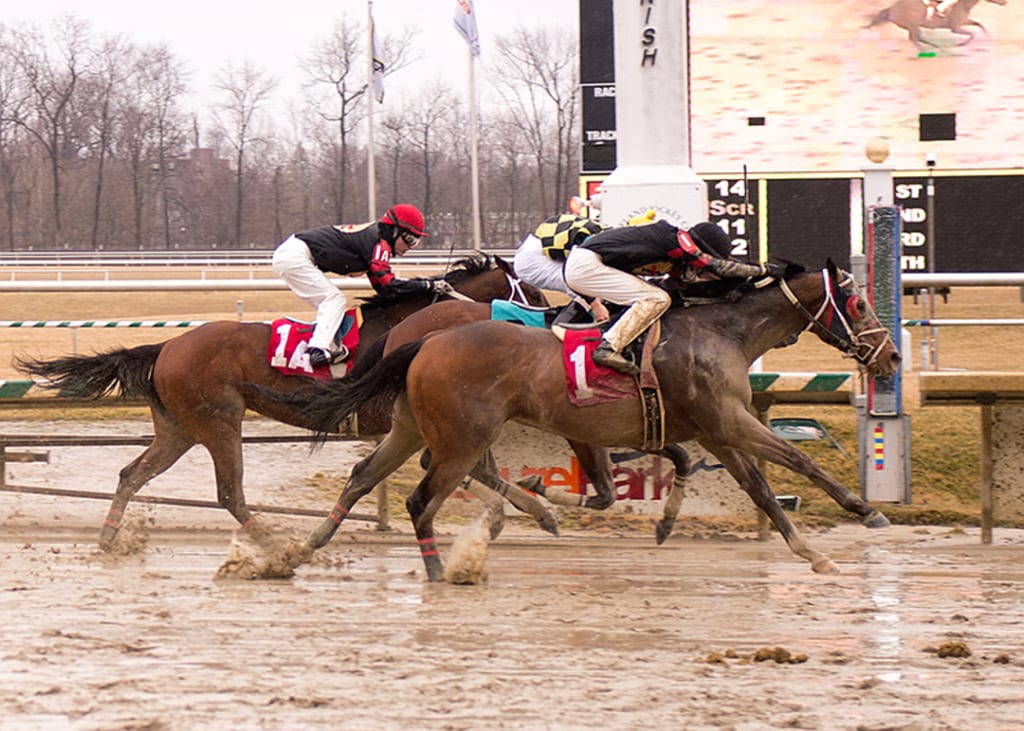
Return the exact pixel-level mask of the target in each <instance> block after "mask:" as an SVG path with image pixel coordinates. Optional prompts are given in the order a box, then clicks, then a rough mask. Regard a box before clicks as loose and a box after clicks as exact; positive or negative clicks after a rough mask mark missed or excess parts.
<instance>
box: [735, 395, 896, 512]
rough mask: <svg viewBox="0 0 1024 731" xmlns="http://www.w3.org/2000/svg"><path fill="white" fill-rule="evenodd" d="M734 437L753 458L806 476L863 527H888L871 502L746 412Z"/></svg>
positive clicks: (736, 442)
mask: <svg viewBox="0 0 1024 731" xmlns="http://www.w3.org/2000/svg"><path fill="white" fill-rule="evenodd" d="M733 436H735V438H736V440H738V441H732V440H730V441H732V443H733V444H737V445H742V449H743V451H744V452H746V453H748V454H750V455H752V456H753V457H755V458H756V457H760V458H763V459H766V460H768V461H769V462H773V463H775V464H777V465H781V466H783V467H785V468H786V469H788V470H792V471H793V472H796V473H798V474H801V475H804V476H805V477H807V478H808V479H809V480H811V482H813V483H814V484H815V485H817V486H818V487H820V488H821V489H823V490H824V491H825V492H826V493H828V496H829V497H830V498H832V499H833V500H835V502H836V503H837V504H838V505H839V506H840V507H841V508H843V509H844V510H846V511H848V512H850V513H854V514H855V515H859V516H860V517H861V523H862V524H863V525H865V526H866V527H868V528H885V527H886V526H888V525H889V519H888V518H886V517H885V516H884V515H882V513H880V512H879V511H878V510H877V509H876V508H875V507H873V506H872V505H871V504H870V503H868V502H867V501H865V500H864V499H862V498H861V497H860V496H859V495H855V494H853V493H852V492H850V491H849V490H847V489H846V488H845V487H843V486H842V485H840V484H839V483H838V482H836V480H835V478H833V477H832V476H831V475H829V474H828V473H827V472H825V470H823V469H821V467H819V466H818V464H817V463H816V462H815V461H814V460H813V459H811V458H810V457H809V456H807V455H806V454H805V453H804V452H801V451H800V450H799V449H797V448H796V447H794V446H793V445H791V444H789V443H788V442H786V441H784V440H782V439H780V438H779V437H777V436H776V435H775V433H774V432H773V431H772V430H771V429H769V428H768V427H767V426H765V425H764V424H762V423H761V422H760V421H758V420H757V419H756V418H755V417H754V416H752V415H750V414H748V413H747V412H744V417H743V423H742V424H741V425H739V426H738V428H737V429H736V431H735V432H734V433H733ZM722 441H725V440H722Z"/></svg>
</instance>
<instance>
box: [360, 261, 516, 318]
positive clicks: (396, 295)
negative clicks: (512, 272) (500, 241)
mask: <svg viewBox="0 0 1024 731" xmlns="http://www.w3.org/2000/svg"><path fill="white" fill-rule="evenodd" d="M497 268H498V265H497V264H496V263H495V261H494V259H493V257H491V255H490V254H483V253H480V254H471V255H470V256H467V257H465V258H463V259H457V260H456V261H454V262H453V263H452V267H451V269H450V270H449V271H448V272H447V273H446V274H444V275H443V276H440V277H429V279H430V280H431V281H435V282H436V281H438V280H440V279H443V280H445V281H446V282H448V284H450V285H452V286H453V287H454V286H456V285H458V284H459V283H460V282H463V281H465V280H466V279H467V278H469V277H475V276H477V275H479V274H483V273H485V272H489V271H491V270H492V269H497ZM433 296H434V295H433V293H431V292H425V291H401V290H399V291H397V292H396V291H389V290H384V291H383V292H377V293H375V294H373V295H371V296H370V297H360V298H359V299H360V302H361V303H362V307H363V309H364V310H373V309H378V308H381V307H390V306H392V305H394V304H396V303H398V302H405V301H406V300H411V299H423V298H424V297H433Z"/></svg>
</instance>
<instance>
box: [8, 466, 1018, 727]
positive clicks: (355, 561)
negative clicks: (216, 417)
mask: <svg viewBox="0 0 1024 731" xmlns="http://www.w3.org/2000/svg"><path fill="white" fill-rule="evenodd" d="M260 449H269V448H267V447H260ZM274 449H278V448H274ZM280 449H283V450H284V449H285V448H284V447H280ZM136 450H137V448H136ZM113 451H115V452H116V450H113ZM338 451H340V449H339V450H336V453H335V455H334V457H335V459H336V460H337V462H338V464H339V469H341V468H340V464H341V463H342V462H344V461H345V460H344V459H342V458H341V456H340V455H339V454H338V453H337V452H338ZM357 451H358V450H357ZM75 453H78V452H77V451H76V452H75ZM288 453H289V452H288V451H287V450H285V451H284V452H283V453H282V455H281V459H279V460H278V459H273V458H272V456H273V454H274V453H260V454H261V455H262V457H261V459H262V462H260V463H259V464H260V465H261V466H260V468H259V470H258V472H259V474H258V475H257V474H255V473H256V472H257V470H256V469H255V468H254V466H251V467H250V471H251V472H253V473H254V475H253V481H252V484H253V490H252V493H251V495H250V499H252V500H253V501H257V500H263V501H264V502H268V503H272V502H277V503H281V502H283V501H284V498H285V493H283V492H282V493H274V492H273V491H270V492H268V491H266V490H261V489H260V485H261V481H268V480H271V478H273V472H272V470H270V469H269V468H268V465H270V464H277V463H278V462H283V461H285V460H286V459H287V458H288ZM98 454H103V455H109V456H105V457H102V458H101V457H99V456H98ZM325 458H326V457H325ZM54 459H55V463H54V464H51V465H49V466H46V467H44V466H42V465H35V466H33V465H28V464H26V465H9V469H10V470H11V471H13V472H14V473H15V474H17V475H20V476H21V478H22V479H23V480H24V481H26V482H29V481H31V478H32V476H33V472H34V471H39V473H40V474H38V475H36V478H37V479H40V480H41V481H42V482H47V481H48V480H50V479H57V478H56V477H53V476H50V477H47V478H46V479H41V477H40V475H42V473H43V471H44V470H51V469H53V468H54V467H55V466H57V467H59V466H60V459H57V457H56V453H55V454H54ZM61 459H66V460H67V461H68V462H69V463H70V462H75V461H77V463H78V464H79V466H80V467H85V468H87V469H88V470H89V471H90V472H92V473H98V474H99V473H102V474H101V475H100V476H102V477H104V478H105V479H106V480H107V481H108V483H110V482H111V481H112V480H114V479H115V477H116V470H117V468H118V467H117V466H116V465H108V464H107V463H106V460H107V459H112V460H113V461H114V462H117V461H118V460H121V461H123V459H122V458H121V456H120V455H117V454H112V453H111V452H103V451H99V452H97V451H96V450H93V451H91V452H89V453H88V456H87V457H79V458H78V459H77V460H72V459H68V458H61ZM257 459H258V457H257V456H256V455H254V456H253V457H252V460H251V464H252V465H256V464H257ZM201 467H203V465H198V466H197V468H196V472H195V474H194V475H193V473H192V472H190V471H189V470H190V468H189V467H187V466H184V467H182V468H181V469H182V470H183V471H184V472H183V474H184V475H185V477H184V478H180V479H184V480H185V481H186V482H187V483H188V484H187V485H185V484H183V485H177V484H176V483H174V482H173V480H174V479H175V478H174V477H173V475H174V474H175V473H174V471H173V470H172V472H169V473H168V475H167V476H166V477H165V478H162V479H164V480H165V482H164V483H163V485H162V486H161V487H162V488H163V490H162V492H164V493H167V492H169V491H170V490H171V489H172V487H181V488H182V491H181V492H179V493H178V494H182V492H183V493H185V494H195V495H197V496H202V497H205V498H207V499H210V498H212V486H211V482H212V480H211V477H210V475H209V473H208V472H206V471H205V470H206V469H208V468H203V469H199V468H201ZM69 468H70V465H69ZM175 469H177V468H175ZM311 469H312V467H311ZM292 472H294V469H293V470H292ZM47 474H49V473H47ZM277 479H278V481H279V482H280V478H277ZM192 480H194V482H192ZM9 481H10V480H9ZM295 481H296V483H299V484H298V485H297V486H293V492H291V493H290V498H289V502H290V504H293V505H300V506H306V507H310V506H317V507H324V508H327V507H328V505H327V504H324V503H325V500H324V497H323V496H322V495H318V494H316V493H315V491H312V490H310V489H308V488H303V487H301V480H299V479H298V478H297V477H296V478H295ZM107 487H108V489H109V488H110V487H112V484H108V485H107ZM274 489H278V488H274ZM280 489H283V488H280ZM147 491H149V488H147ZM152 491H153V492H154V493H155V494H158V493H160V492H161V490H158V489H157V485H156V484H154V486H152ZM105 509H106V506H105V504H104V503H102V502H99V501H62V502H61V501H55V500H51V499H48V498H45V497H41V496H37V495H13V494H0V617H2V618H3V621H2V622H0V729H4V730H6V729H75V730H76V731H77V730H80V729H151V730H156V729H206V728H211V729H212V728H232V729H286V728H287V729H320V728H323V729H327V728H331V729H338V728H342V729H381V730H388V729H395V730H402V731H405V730H407V729H479V728H495V729H595V728H600V729H668V728H680V729H682V728H686V729H702V728H707V729H711V728H726V729H742V730H747V729H764V728H801V729H878V730H881V729H962V728H975V729H1012V728H1019V727H1020V723H1021V722H1020V719H1021V718H1022V717H1024V531H1013V530H1007V529H996V532H995V540H996V543H995V545H992V546H982V545H980V544H979V538H978V532H977V530H976V529H968V530H966V531H960V530H955V529H951V528H941V527H929V528H912V527H905V526H896V527H893V528H890V529H884V530H875V531H868V530H866V529H864V528H861V527H860V526H857V525H844V526H841V527H838V528H835V529H832V530H830V531H827V532H824V533H810V534H809V536H808V537H809V538H811V539H812V540H813V542H814V543H815V545H816V546H818V547H820V548H822V549H824V550H825V551H826V552H828V553H829V554H830V555H831V556H832V558H833V559H834V560H835V561H836V562H837V564H838V565H839V567H840V569H841V571H842V573H841V574H839V575H835V576H819V575H816V574H813V573H812V572H811V571H810V568H809V567H808V566H807V564H806V562H804V561H803V560H801V559H799V558H796V557H795V556H793V555H792V554H791V553H790V552H789V551H788V550H787V549H786V547H785V545H784V544H783V542H782V541H781V539H780V538H779V537H778V536H777V535H773V536H772V537H771V538H770V540H769V541H767V542H758V541H756V540H755V539H754V538H753V537H752V536H750V537H748V536H746V535H733V536H730V535H723V536H719V537H716V538H712V539H698V538H695V537H694V536H693V535H692V534H691V535H676V536H673V537H671V538H670V539H669V540H668V541H667V542H666V544H665V545H663V546H655V545H654V539H653V531H652V532H651V534H650V535H647V534H644V533H635V534H634V533H628V534H626V533H610V534H598V533H594V532H590V533H588V532H587V531H585V530H578V531H571V532H569V533H570V534H569V535H563V537H561V538H553V537H549V536H545V535H542V534H541V533H540V532H539V530H537V529H535V528H532V527H530V526H527V525H526V524H525V523H520V522H513V524H512V525H510V526H509V527H507V528H506V532H505V534H503V535H502V536H501V537H500V538H499V539H498V540H497V541H496V542H494V543H492V544H491V545H490V548H489V556H488V558H487V568H488V571H489V580H488V581H487V582H486V583H483V584H478V585H471V586H456V585H450V584H441V585H431V584H427V583H426V582H425V581H424V574H423V570H422V561H421V559H420V557H419V553H418V550H417V547H416V542H415V540H414V537H413V536H412V535H411V530H410V528H409V526H408V525H407V523H406V522H405V518H404V516H400V515H394V516H392V525H393V526H394V528H395V530H393V531H392V532H389V533H379V532H376V531H374V530H373V528H372V525H370V524H366V523H353V524H346V525H345V526H344V527H343V528H342V531H341V532H340V533H339V534H338V536H337V537H336V539H335V540H334V542H333V543H332V544H330V546H328V548H327V549H325V550H324V551H322V552H321V553H320V554H319V555H318V556H317V557H316V558H315V559H314V561H313V562H312V563H311V564H308V565H304V566H301V567H299V569H298V571H297V573H296V575H295V577H294V578H292V579H289V580H275V581H241V580H214V575H215V574H216V573H217V571H218V569H219V567H221V566H222V564H223V563H224V561H225V558H226V556H228V554H229V552H230V550H231V547H232V538H233V525H232V521H231V520H230V518H229V516H227V514H226V513H224V512H223V511H210V510H207V511H203V510H197V509H188V508H180V507H172V506H155V507H154V506H137V507H136V508H132V509H130V510H132V511H133V514H134V516H135V518H136V519H137V520H138V523H139V526H140V527H139V528H138V530H139V532H140V535H143V536H144V538H145V540H144V541H141V542H140V547H139V550H138V552H136V553H133V554H131V555H125V556H116V557H114V556H109V555H106V554H103V553H100V552H99V551H98V549H97V548H96V534H97V531H98V527H99V524H100V521H101V520H102V517H103V514H104V512H105ZM140 518H141V519H140ZM271 520H272V522H273V523H275V524H277V525H284V526H287V531H286V533H294V534H298V535H301V534H304V533H305V531H307V530H309V529H311V528H312V527H314V526H315V525H316V524H317V523H318V522H319V521H318V520H317V519H315V518H303V519H300V518H289V519H285V518H284V517H278V516H272V517H271ZM457 530H458V527H457V526H453V525H450V526H447V528H446V533H445V534H444V535H443V536H442V541H441V544H442V545H441V548H442V552H443V554H444V555H445V556H448V555H450V551H451V549H452V544H453V541H454V540H455V532H456V531H457ZM774 648H780V649H779V650H778V651H775V650H774ZM759 651H765V652H763V653H762V654H764V655H767V656H769V659H766V660H763V661H757V660H755V659H754V657H755V655H758V656H760V655H759V654H758V653H759ZM968 652H969V653H970V654H969V655H967V653H968ZM803 656H806V657H805V658H804V657H803ZM772 657H777V658H778V659H779V660H786V659H787V657H788V659H789V660H790V661H788V662H776V661H775V660H774V659H771V658H772ZM801 660H802V661H801Z"/></svg>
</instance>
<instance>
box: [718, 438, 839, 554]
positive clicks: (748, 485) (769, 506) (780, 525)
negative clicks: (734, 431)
mask: <svg viewBox="0 0 1024 731" xmlns="http://www.w3.org/2000/svg"><path fill="white" fill-rule="evenodd" d="M702 444H704V446H705V447H707V449H708V450H709V451H710V452H711V453H712V454H714V455H715V456H716V457H718V459H719V461H721V463H722V464H723V465H724V466H725V468H726V469H727V470H728V471H729V474H731V475H732V476H733V477H734V478H736V481H737V482H738V483H739V484H740V487H742V488H743V490H744V491H745V492H746V493H747V494H748V495H749V496H750V499H751V500H753V501H754V504H755V505H757V507H759V508H760V509H761V510H763V511H764V512H765V513H766V514H767V515H768V517H769V518H770V519H771V521H772V523H773V524H774V525H775V527H776V528H777V529H778V531H779V533H781V534H782V537H783V538H784V539H785V541H786V545H787V546H789V550H791V551H792V552H793V553H795V554H796V555H797V556H800V557H802V558H805V559H807V560H808V561H810V562H811V568H812V569H813V570H814V571H815V573H819V574H836V573H839V569H838V568H837V567H836V565H835V564H834V563H833V562H832V559H830V558H829V557H828V556H826V555H825V554H824V553H822V552H821V551H819V550H817V549H816V548H814V547H813V546H811V545H810V544H809V543H808V542H807V541H806V539H804V537H803V536H802V535H800V532H799V531H798V530H797V529H796V526H794V525H793V523H792V522H791V521H790V519H789V517H788V516H787V515H786V513H785V512H784V511H783V510H782V506H781V505H779V501H778V500H776V498H775V495H774V493H772V491H771V488H769V487H768V483H767V482H766V481H765V479H764V475H762V474H761V471H760V470H759V469H757V465H756V464H755V462H754V460H753V459H752V458H751V457H750V456H748V455H746V454H744V453H743V452H740V451H739V450H737V449H733V448H730V447H722V446H721V445H714V444H709V443H705V442H703V441H702Z"/></svg>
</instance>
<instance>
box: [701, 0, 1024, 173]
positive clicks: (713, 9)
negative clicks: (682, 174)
mask: <svg viewBox="0 0 1024 731" xmlns="http://www.w3.org/2000/svg"><path fill="white" fill-rule="evenodd" d="M1000 3H1002V4H1000ZM689 7H690V75H691V86H690V95H691V106H690V110H691V120H690V121H691V128H692V136H691V143H692V144H691V149H692V155H693V162H692V167H693V168H694V169H695V170H697V171H703V172H708V173H712V172H715V173H729V172H732V171H735V170H738V169H741V168H742V166H743V165H744V164H746V165H747V166H748V167H749V169H750V170H752V171H757V172H761V171H763V172H782V171H793V172H801V171H826V170H858V169H860V168H861V167H862V166H863V165H865V164H866V160H865V154H864V149H865V145H866V143H867V142H868V140H869V139H871V138H872V137H874V136H880V137H884V138H887V139H888V140H889V143H890V158H889V160H888V161H887V162H888V163H889V164H892V165H893V166H894V167H896V168H897V169H903V170H908V169H920V168H922V167H924V161H925V157H926V156H927V155H934V156H935V159H936V166H937V169H944V170H970V169H991V168H1007V167H1019V166H1021V165H1024V0H1005V1H1004V0H999V1H998V2H993V1H992V0H980V1H979V0H956V1H955V2H950V1H949V0H945V1H944V2H931V3H926V2H925V1H924V0H898V1H897V2H895V3H893V2H888V1H887V0H875V2H872V1H871V0H867V1H865V0H786V2H769V1H768V0H690V3H689ZM912 36H914V37H913V38H912ZM915 38H916V40H915Z"/></svg>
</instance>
